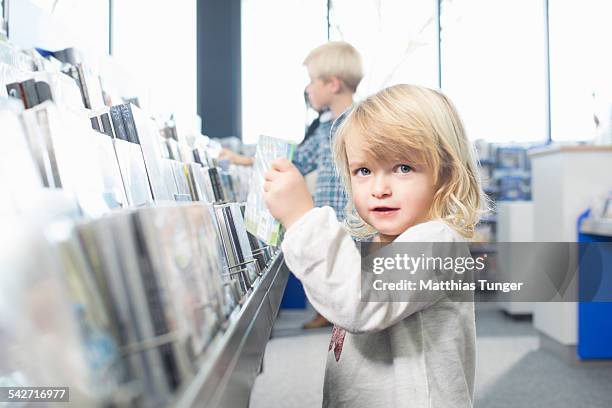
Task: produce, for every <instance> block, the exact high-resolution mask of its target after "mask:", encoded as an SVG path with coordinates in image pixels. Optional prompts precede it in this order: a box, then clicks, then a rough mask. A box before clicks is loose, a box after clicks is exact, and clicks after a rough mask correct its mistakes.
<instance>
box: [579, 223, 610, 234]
mask: <svg viewBox="0 0 612 408" xmlns="http://www.w3.org/2000/svg"><path fill="white" fill-rule="evenodd" d="M580 232H581V233H583V234H590V235H599V236H602V237H612V220H606V219H588V218H587V219H586V220H584V221H582V225H581V226H580Z"/></svg>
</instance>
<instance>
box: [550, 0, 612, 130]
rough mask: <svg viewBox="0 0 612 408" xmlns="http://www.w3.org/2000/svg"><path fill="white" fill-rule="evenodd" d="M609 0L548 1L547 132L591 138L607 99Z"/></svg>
mask: <svg viewBox="0 0 612 408" xmlns="http://www.w3.org/2000/svg"><path fill="white" fill-rule="evenodd" d="M610 16H612V2H610V1H609V0H584V1H580V2H572V1H565V0H549V19H550V81H551V84H550V85H551V122H552V123H551V136H552V139H553V140H557V141H568V140H591V139H593V137H595V133H596V129H595V121H594V115H595V114H598V115H599V116H601V117H602V120H603V117H604V116H607V117H609V116H608V115H609V111H607V112H605V110H606V109H610V103H612V52H610V39H612V25H611V24H610ZM600 111H602V112H600Z"/></svg>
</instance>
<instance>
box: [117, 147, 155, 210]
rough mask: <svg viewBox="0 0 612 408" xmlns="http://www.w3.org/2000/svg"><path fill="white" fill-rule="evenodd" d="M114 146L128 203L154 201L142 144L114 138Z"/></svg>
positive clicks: (138, 204) (135, 203) (137, 203)
mask: <svg viewBox="0 0 612 408" xmlns="http://www.w3.org/2000/svg"><path fill="white" fill-rule="evenodd" d="M113 146H114V148H115V153H116V154H117V161H118V163H119V170H120V172H121V179H122V180H123V186H124V188H125V193H126V196H127V201H128V204H129V205H130V206H140V205H144V204H149V203H152V202H153V196H152V195H151V189H150V187H149V179H148V178H147V170H146V168H145V165H144V161H143V158H142V151H141V150H140V146H139V145H136V144H134V143H130V142H127V141H125V140H121V139H113Z"/></svg>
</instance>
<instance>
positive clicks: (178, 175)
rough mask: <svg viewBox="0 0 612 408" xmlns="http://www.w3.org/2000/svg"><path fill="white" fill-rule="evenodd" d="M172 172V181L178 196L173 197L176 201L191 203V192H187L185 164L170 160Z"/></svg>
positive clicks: (187, 182)
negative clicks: (176, 188) (174, 183)
mask: <svg viewBox="0 0 612 408" xmlns="http://www.w3.org/2000/svg"><path fill="white" fill-rule="evenodd" d="M171 163H172V172H173V174H174V181H175V182H176V185H177V187H178V195H176V196H175V199H176V200H177V201H191V191H190V190H189V179H188V177H187V176H188V174H186V173H185V172H186V170H185V169H186V167H185V164H183V163H181V162H178V161H176V160H172V161H171Z"/></svg>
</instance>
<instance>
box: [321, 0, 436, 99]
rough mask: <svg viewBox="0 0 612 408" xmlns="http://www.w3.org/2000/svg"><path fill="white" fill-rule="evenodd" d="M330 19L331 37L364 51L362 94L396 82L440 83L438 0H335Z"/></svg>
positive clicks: (332, 4)
mask: <svg viewBox="0 0 612 408" xmlns="http://www.w3.org/2000/svg"><path fill="white" fill-rule="evenodd" d="M330 23H331V32H330V37H331V39H332V40H344V41H347V42H349V43H351V44H352V45H353V46H355V47H356V48H357V50H358V51H359V52H360V53H361V54H362V57H363V63H364V71H365V77H364V79H363V81H362V83H361V85H360V87H359V89H358V91H357V96H358V97H366V96H368V95H369V94H372V93H374V92H377V91H379V90H380V89H382V88H385V87H387V86H390V85H394V84H398V83H413V84H418V85H424V86H428V87H434V88H437V87H438V46H437V35H436V21H435V1H432V0H377V1H374V0H333V1H332V2H331V14H330Z"/></svg>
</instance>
